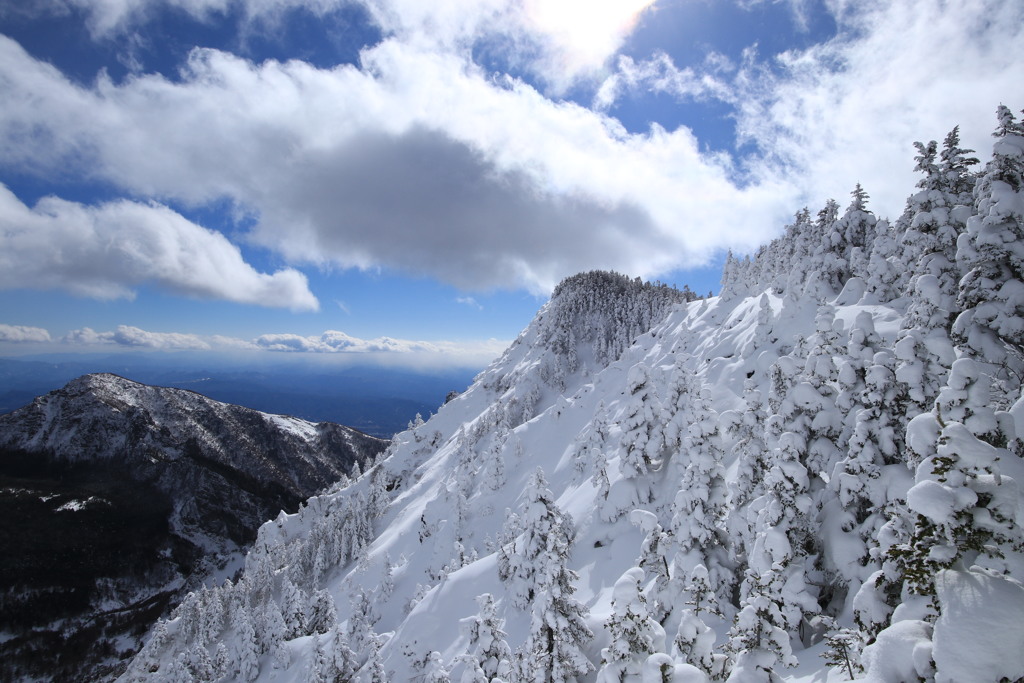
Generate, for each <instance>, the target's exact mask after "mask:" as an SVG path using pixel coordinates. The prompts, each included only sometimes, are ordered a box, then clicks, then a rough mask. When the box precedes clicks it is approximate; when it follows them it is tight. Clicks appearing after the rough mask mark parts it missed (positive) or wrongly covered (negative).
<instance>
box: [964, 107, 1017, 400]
mask: <svg viewBox="0 0 1024 683" xmlns="http://www.w3.org/2000/svg"><path fill="white" fill-rule="evenodd" d="M996 115H997V118H998V120H999V125H998V127H997V128H996V131H995V133H994V136H995V138H996V142H995V144H994V145H993V148H992V160H991V161H989V162H988V164H986V166H985V171H984V173H983V175H982V176H981V178H980V179H979V180H978V183H977V185H976V186H975V195H974V209H975V215H973V216H971V217H970V218H969V219H968V221H967V231H966V232H965V233H964V234H963V235H961V236H960V238H959V239H958V240H957V256H956V258H957V263H958V264H959V266H960V268H961V270H962V271H963V272H964V273H965V274H964V277H963V279H962V280H961V281H960V291H959V299H958V303H959V304H960V307H961V308H962V309H963V312H962V313H961V314H960V315H959V317H958V318H957V319H956V323H955V325H954V327H953V332H954V335H955V337H956V340H957V341H958V343H959V344H960V345H961V348H962V349H963V351H965V352H967V353H970V354H971V355H972V356H974V357H975V358H978V359H982V360H985V361H987V362H990V363H996V364H997V365H998V364H1005V365H1008V366H1009V367H1010V368H1012V370H1013V371H1014V372H1015V373H1016V374H1017V375H1018V376H1019V374H1020V370H1021V366H1022V365H1024V361H1022V358H1021V354H1022V349H1024V210H1022V209H1021V207H1022V206H1024V199H1022V197H1024V124H1022V123H1021V122H1019V121H1017V120H1016V118H1015V117H1014V115H1013V113H1012V112H1011V111H1010V110H1009V108H1007V107H1005V106H1000V107H999V109H998V110H997V112H996ZM1019 383H1020V382H1019V380H1017V385H1018V386H1019Z"/></svg>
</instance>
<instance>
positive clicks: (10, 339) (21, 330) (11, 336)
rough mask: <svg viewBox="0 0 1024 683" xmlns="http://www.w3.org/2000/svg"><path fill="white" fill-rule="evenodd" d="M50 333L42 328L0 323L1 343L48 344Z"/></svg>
mask: <svg viewBox="0 0 1024 683" xmlns="http://www.w3.org/2000/svg"><path fill="white" fill-rule="evenodd" d="M48 341H50V333H49V332H48V331H47V330H44V329H43V328H41V327H31V326H26V325H4V324H2V323H0V342H7V343H13V344H19V343H23V342H24V343H29V342H48Z"/></svg>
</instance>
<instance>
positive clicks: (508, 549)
mask: <svg viewBox="0 0 1024 683" xmlns="http://www.w3.org/2000/svg"><path fill="white" fill-rule="evenodd" d="M522 525H523V531H522V533H521V534H520V535H519V536H518V537H516V539H515V541H514V542H513V543H510V544H507V545H505V546H503V547H502V551H501V553H500V555H499V562H498V571H499V576H500V578H501V579H502V580H503V581H505V582H506V583H507V584H508V586H509V593H510V597H511V598H512V603H513V604H514V605H515V606H517V607H519V608H520V609H526V608H527V607H529V608H531V622H530V635H529V638H528V640H527V643H526V645H525V652H526V653H527V656H528V657H529V658H530V660H529V661H530V668H531V670H532V674H531V678H532V679H533V680H535V681H537V682H538V683H540V682H542V681H544V682H552V683H562V682H564V681H572V680H575V677H576V676H577V675H579V674H583V673H586V672H587V671H589V670H591V669H592V668H593V665H592V664H591V663H590V662H589V660H587V658H586V657H585V656H584V655H583V652H582V650H581V648H582V647H583V645H584V644H585V643H586V641H587V640H589V639H590V638H591V637H592V636H593V634H592V633H591V631H590V629H589V628H587V625H586V622H585V617H586V614H587V609H586V607H585V606H584V605H582V604H580V603H579V602H577V601H576V600H574V599H573V597H572V596H573V593H574V592H575V591H576V589H575V587H574V586H573V581H575V580H576V573H575V572H573V571H572V570H570V569H569V568H568V567H567V566H566V562H567V561H568V559H569V553H570V552H571V549H572V541H573V536H574V531H573V526H572V520H571V519H570V518H569V517H568V516H567V515H566V514H565V513H564V512H562V510H561V509H560V508H559V507H558V506H557V505H556V504H555V502H554V498H553V496H552V495H551V491H549V490H548V488H547V482H546V480H545V479H544V472H543V470H541V469H540V468H537V471H536V472H535V473H534V475H533V477H532V478H531V480H530V483H529V486H528V491H527V501H526V509H525V510H524V511H523V517H522Z"/></svg>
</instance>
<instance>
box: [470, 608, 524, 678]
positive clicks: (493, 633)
mask: <svg viewBox="0 0 1024 683" xmlns="http://www.w3.org/2000/svg"><path fill="white" fill-rule="evenodd" d="M476 602H477V605H479V607H480V611H479V612H478V613H477V615H476V616H474V617H469V618H467V619H465V620H463V622H462V625H463V628H464V629H465V632H466V635H467V636H468V638H469V648H470V651H469V652H468V653H467V654H466V655H465V656H464V657H463V661H465V662H466V665H467V670H466V673H465V674H464V675H463V677H462V681H463V683H494V682H496V681H508V679H509V676H510V675H511V672H512V650H511V648H509V645H508V642H507V641H506V640H505V637H506V635H507V634H506V633H505V631H504V627H505V622H504V620H503V619H501V618H499V617H498V610H497V607H496V606H495V604H494V597H493V596H492V595H491V594H490V593H484V594H483V595H479V596H477V599H476Z"/></svg>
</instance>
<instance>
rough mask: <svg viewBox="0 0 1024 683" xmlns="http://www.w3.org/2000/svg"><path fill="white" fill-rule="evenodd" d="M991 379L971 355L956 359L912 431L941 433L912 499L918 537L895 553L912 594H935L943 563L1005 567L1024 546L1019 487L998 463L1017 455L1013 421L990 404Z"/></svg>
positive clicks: (919, 473) (921, 470)
mask: <svg viewBox="0 0 1024 683" xmlns="http://www.w3.org/2000/svg"><path fill="white" fill-rule="evenodd" d="M990 403H991V399H990V393H989V382H988V378H987V377H986V376H984V375H983V374H982V373H981V371H980V365H979V364H978V363H977V362H975V361H974V360H972V359H970V358H961V359H960V360H958V361H957V362H956V363H954V364H953V368H952V370H951V371H950V376H949V383H948V385H947V386H946V387H945V388H944V389H943V391H942V393H941V394H940V395H939V399H938V400H937V401H936V405H935V413H934V415H921V416H919V417H918V418H916V419H915V420H914V422H912V423H911V425H910V428H909V429H910V430H911V431H920V430H926V433H931V434H933V433H935V431H936V429H935V427H934V425H933V424H931V423H932V422H933V421H934V422H935V423H937V424H938V427H939V429H938V430H937V431H938V438H937V441H936V448H935V451H934V455H930V456H928V457H926V458H924V460H923V461H922V462H921V464H920V465H919V466H918V468H917V475H916V479H915V484H914V486H913V488H911V489H910V491H909V492H908V494H907V504H908V506H909V508H910V509H911V511H912V512H913V513H914V514H915V515H916V522H915V524H914V528H913V530H912V535H911V537H910V538H909V539H908V540H907V541H906V542H905V543H903V544H900V545H898V546H896V547H895V548H894V549H893V550H892V553H893V554H894V555H895V556H896V558H897V559H898V561H899V564H900V567H901V569H902V572H903V578H904V581H905V582H906V585H907V587H908V588H909V589H910V591H911V592H913V593H917V594H919V595H934V591H935V587H934V582H935V575H936V574H937V573H938V572H939V571H940V570H942V569H947V568H951V567H960V568H963V569H967V568H969V567H971V566H972V565H975V564H978V565H981V566H985V567H989V568H991V569H992V570H993V571H998V572H1005V571H1007V567H1006V566H1005V564H1004V563H1003V560H1004V558H1005V556H1006V553H1007V552H1008V551H1009V550H1011V549H1012V550H1019V549H1021V543H1022V540H1024V536H1022V533H1021V529H1020V524H1019V522H1018V520H1017V507H1018V506H1017V497H1016V492H1015V489H1010V488H1009V487H1007V486H1004V485H1003V478H1002V477H1001V474H1000V470H999V464H998V463H999V461H1000V460H1005V459H1009V458H1010V457H1013V456H1011V454H1010V453H1009V451H1007V450H1006V448H1005V446H1006V444H1007V442H1008V441H1009V438H1008V436H1009V434H1012V427H1010V426H1009V425H1008V423H1007V421H1006V420H1001V419H1000V418H999V417H998V416H997V415H996V413H995V411H994V410H993V409H992V408H991V407H990Z"/></svg>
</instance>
